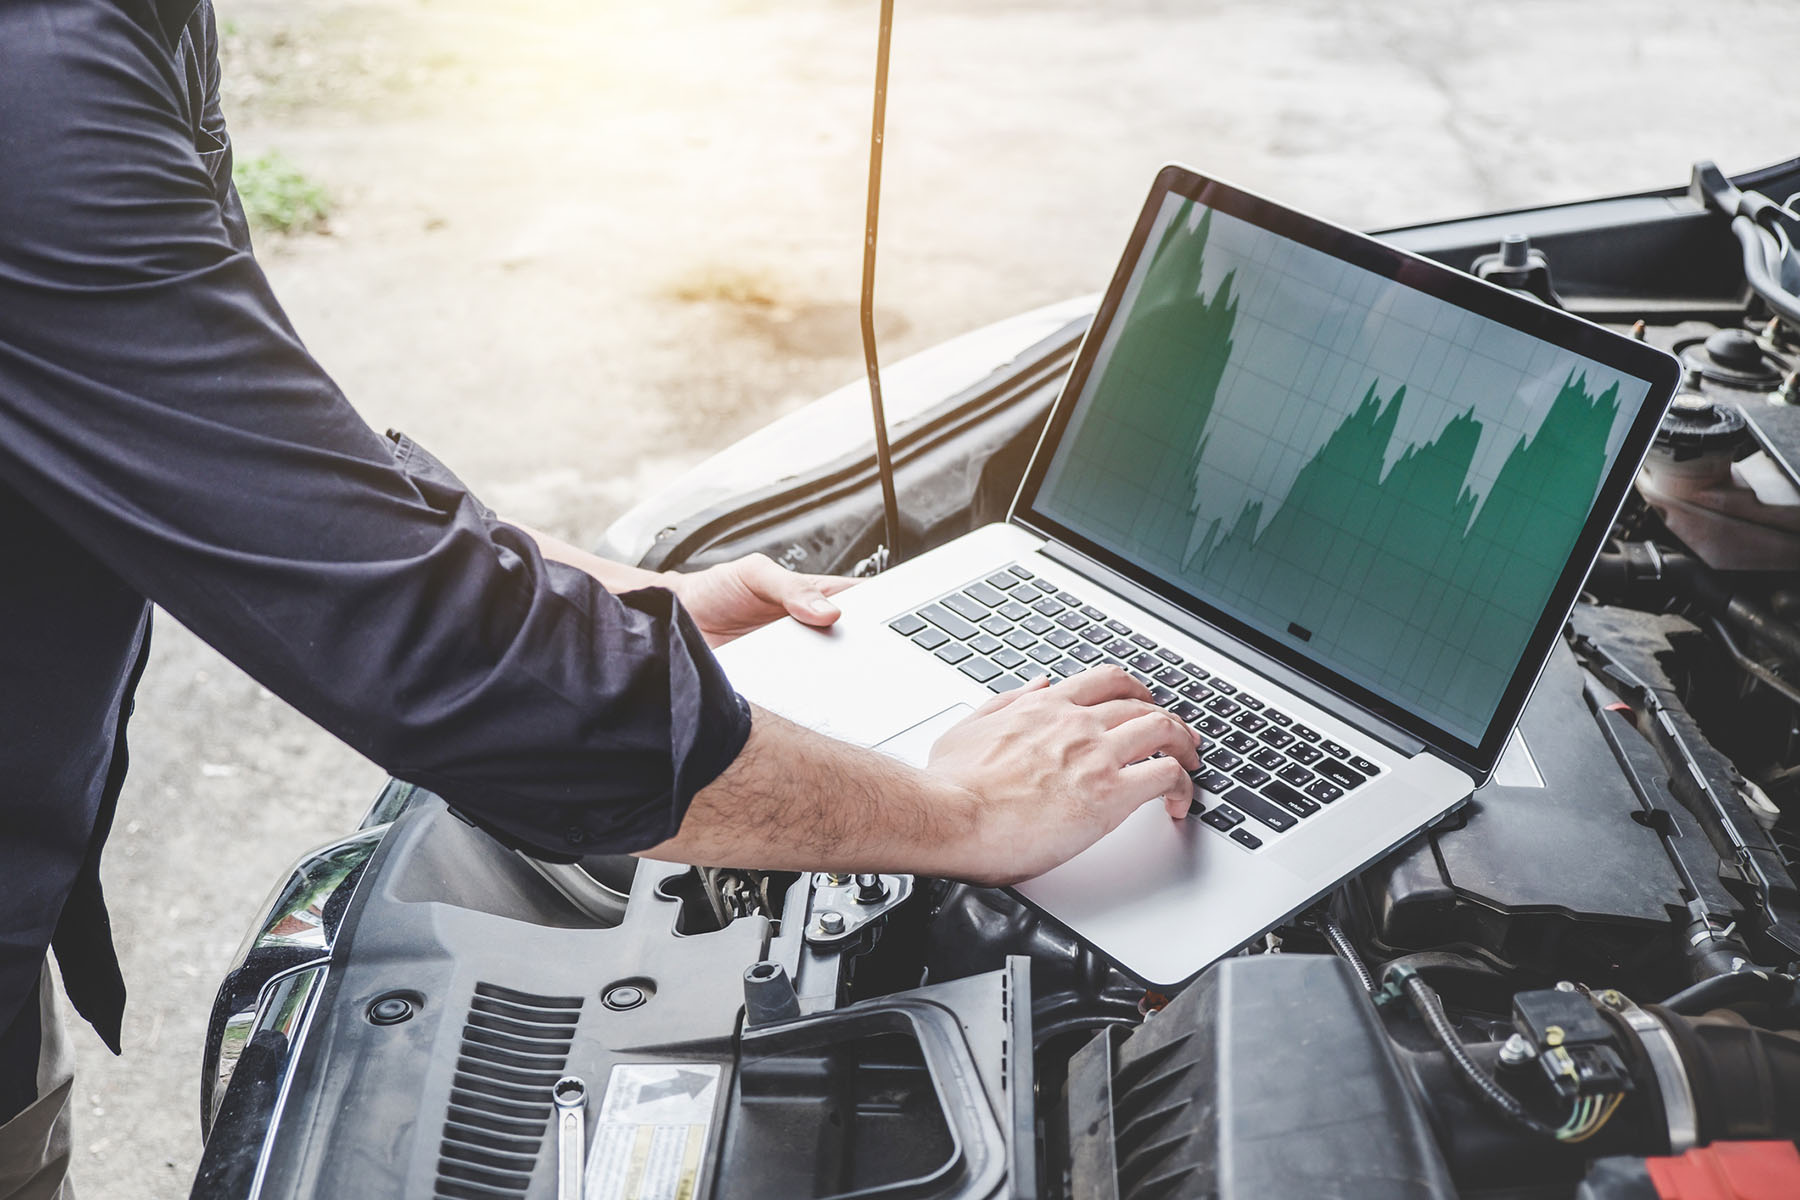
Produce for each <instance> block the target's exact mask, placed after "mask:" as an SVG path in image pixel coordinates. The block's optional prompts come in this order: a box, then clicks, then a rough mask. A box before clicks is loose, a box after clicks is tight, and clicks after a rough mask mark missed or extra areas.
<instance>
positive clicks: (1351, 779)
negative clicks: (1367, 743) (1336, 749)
mask: <svg viewBox="0 0 1800 1200" xmlns="http://www.w3.org/2000/svg"><path fill="white" fill-rule="evenodd" d="M1313 770H1315V771H1317V772H1318V773H1319V774H1321V775H1323V776H1324V777H1325V778H1327V779H1329V780H1331V782H1333V783H1335V784H1337V785H1338V786H1339V787H1341V788H1343V789H1344V790H1345V791H1346V792H1347V791H1349V790H1350V789H1351V788H1353V787H1360V786H1362V782H1363V773H1362V772H1361V771H1358V770H1357V769H1356V768H1355V767H1352V766H1350V765H1349V764H1348V763H1341V762H1339V761H1338V760H1337V759H1335V758H1326V759H1321V760H1320V761H1319V762H1318V763H1317V764H1316V765H1315V766H1314V767H1313Z"/></svg>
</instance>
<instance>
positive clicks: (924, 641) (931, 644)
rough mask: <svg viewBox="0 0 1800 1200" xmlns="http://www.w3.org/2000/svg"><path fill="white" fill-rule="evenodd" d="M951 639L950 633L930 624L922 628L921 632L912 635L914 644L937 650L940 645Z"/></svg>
mask: <svg viewBox="0 0 1800 1200" xmlns="http://www.w3.org/2000/svg"><path fill="white" fill-rule="evenodd" d="M949 640H950V635H949V634H947V633H945V632H944V631H943V630H941V629H934V628H932V627H930V626H926V627H925V628H924V629H921V630H919V632H917V633H915V634H913V635H912V643H913V645H915V646H919V647H921V648H923V649H926V650H936V649H937V648H938V647H939V646H941V645H943V644H944V643H945V642H947V641H949Z"/></svg>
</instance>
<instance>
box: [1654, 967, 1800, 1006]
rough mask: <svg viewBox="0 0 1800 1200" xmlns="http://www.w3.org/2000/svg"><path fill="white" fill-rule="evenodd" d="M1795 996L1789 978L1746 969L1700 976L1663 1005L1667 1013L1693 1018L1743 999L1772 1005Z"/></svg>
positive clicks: (1787, 1000)
mask: <svg viewBox="0 0 1800 1200" xmlns="http://www.w3.org/2000/svg"><path fill="white" fill-rule="evenodd" d="M1794 995H1795V989H1794V981H1793V980H1792V979H1790V978H1788V977H1786V976H1783V975H1780V974H1776V973H1773V972H1771V973H1769V974H1763V973H1761V972H1760V971H1757V970H1745V971H1734V972H1732V973H1731V974H1728V975H1714V976H1713V977H1712V978H1711V979H1702V980H1701V981H1700V982H1699V983H1696V984H1694V985H1693V986H1692V987H1689V988H1684V989H1683V990H1681V991H1679V992H1676V993H1675V994H1674V995H1673V996H1670V997H1669V998H1668V999H1667V1000H1664V1001H1663V1002H1662V1006H1663V1007H1664V1008H1666V1009H1668V1010H1669V1011H1670V1012H1678V1013H1682V1014H1684V1015H1686V1016H1690V1017H1692V1016H1698V1015H1700V1014H1701V1013H1706V1012H1711V1011H1712V1010H1713V1009H1715V1008H1723V1007H1724V1006H1726V1005H1728V1004H1736V1003H1739V1002H1741V1001H1744V1000H1760V1001H1762V1002H1764V1003H1768V1004H1775V1005H1782V1004H1789V1003H1792V1002H1793V999H1794Z"/></svg>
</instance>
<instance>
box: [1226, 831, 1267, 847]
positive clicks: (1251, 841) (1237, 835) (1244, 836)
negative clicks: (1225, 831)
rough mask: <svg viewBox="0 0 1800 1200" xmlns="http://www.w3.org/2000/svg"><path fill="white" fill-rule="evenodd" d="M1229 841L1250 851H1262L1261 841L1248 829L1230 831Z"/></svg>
mask: <svg viewBox="0 0 1800 1200" xmlns="http://www.w3.org/2000/svg"><path fill="white" fill-rule="evenodd" d="M1231 840H1232V841H1234V842H1236V843H1237V844H1238V845H1240V846H1244V847H1246V848H1248V849H1251V850H1260V849H1262V839H1261V838H1259V837H1257V836H1256V835H1255V834H1254V833H1251V832H1250V831H1249V830H1248V829H1234V830H1232V831H1231Z"/></svg>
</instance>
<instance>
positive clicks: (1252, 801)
mask: <svg viewBox="0 0 1800 1200" xmlns="http://www.w3.org/2000/svg"><path fill="white" fill-rule="evenodd" d="M1225 802H1226V803H1227V804H1229V805H1231V806H1232V807H1233V808H1236V809H1239V810H1241V811H1243V812H1246V813H1249V814H1250V815H1251V816H1253V817H1255V818H1256V819H1257V820H1258V821H1261V822H1262V823H1263V824H1264V825H1267V826H1268V827H1269V828H1270V829H1273V830H1274V831H1275V832H1277V833H1280V832H1282V831H1283V830H1286V829H1292V828H1293V827H1294V826H1296V825H1298V824H1299V823H1300V818H1299V817H1296V816H1295V815H1294V814H1293V813H1291V812H1289V811H1288V810H1287V809H1285V808H1282V807H1281V806H1280V805H1279V804H1275V803H1272V802H1270V801H1268V800H1264V799H1263V798H1262V797H1261V796H1259V795H1257V794H1256V793H1255V792H1253V791H1251V790H1250V789H1249V788H1241V787H1236V788H1232V789H1231V790H1230V791H1229V792H1226V793H1225Z"/></svg>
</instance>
